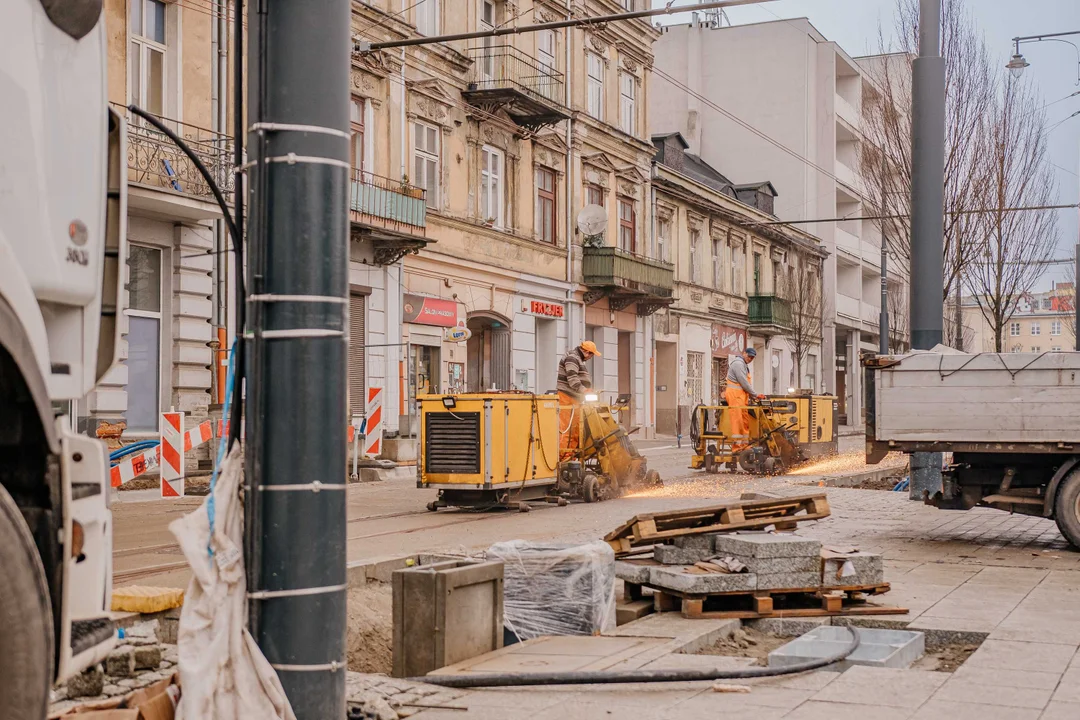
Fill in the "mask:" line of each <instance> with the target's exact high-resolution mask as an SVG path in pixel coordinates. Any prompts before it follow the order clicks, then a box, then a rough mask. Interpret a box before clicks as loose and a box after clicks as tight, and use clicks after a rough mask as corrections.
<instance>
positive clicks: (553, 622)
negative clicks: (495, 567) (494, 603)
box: [487, 540, 615, 640]
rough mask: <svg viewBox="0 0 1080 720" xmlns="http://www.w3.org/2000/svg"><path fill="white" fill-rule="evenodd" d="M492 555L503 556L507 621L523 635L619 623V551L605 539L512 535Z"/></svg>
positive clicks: (584, 631) (592, 630)
mask: <svg viewBox="0 0 1080 720" xmlns="http://www.w3.org/2000/svg"><path fill="white" fill-rule="evenodd" d="M487 557H488V559H489V560H502V561H503V623H504V624H505V625H506V627H507V629H509V630H510V631H511V632H513V633H514V635H516V636H517V637H518V638H519V639H520V640H531V639H532V638H535V637H540V636H542V635H596V634H599V633H600V632H602V631H604V630H610V629H613V628H614V627H615V552H614V551H613V550H612V549H611V546H610V545H608V544H607V543H606V542H602V541H599V540H598V541H596V542H591V543H587V544H585V545H562V544H556V543H545V542H526V541H524V540H511V541H509V542H502V543H497V544H495V545H492V546H491V548H490V549H489V550H488V551H487Z"/></svg>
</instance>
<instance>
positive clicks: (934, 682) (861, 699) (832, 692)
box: [813, 665, 949, 710]
mask: <svg viewBox="0 0 1080 720" xmlns="http://www.w3.org/2000/svg"><path fill="white" fill-rule="evenodd" d="M948 679H949V674H948V673H940V672H926V671H923V670H897V669H894V668H871V667H863V666H861V665H856V666H855V667H852V668H849V669H847V670H845V671H844V673H843V674H841V675H840V677H838V678H837V679H836V680H834V681H833V682H831V683H829V684H828V685H826V686H825V687H824V688H823V689H822V690H821V691H819V692H818V693H817V694H815V695H814V697H813V699H814V700H823V701H826V702H838V703H856V704H861V705H871V706H888V707H900V708H910V709H911V710H916V709H917V708H918V707H919V706H920V705H922V704H923V703H924V702H926V701H927V700H929V699H930V697H931V696H932V695H933V694H934V693H935V692H936V691H937V690H938V688H940V687H941V686H942V685H944V684H945V681H946V680H948Z"/></svg>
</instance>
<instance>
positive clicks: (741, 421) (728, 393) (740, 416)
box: [724, 385, 750, 451]
mask: <svg viewBox="0 0 1080 720" xmlns="http://www.w3.org/2000/svg"><path fill="white" fill-rule="evenodd" d="M724 399H725V400H727V404H728V407H729V408H731V410H729V411H728V417H729V418H730V419H731V435H732V438H731V449H732V450H733V451H738V450H742V449H743V448H744V447H746V446H747V445H749V444H750V412H749V411H748V410H747V409H746V408H747V407H748V406H749V405H750V395H749V394H748V393H747V392H746V391H745V390H743V389H742V388H741V387H738V386H735V387H732V386H731V385H728V386H727V389H725V390H724Z"/></svg>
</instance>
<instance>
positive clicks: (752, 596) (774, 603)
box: [623, 583, 908, 620]
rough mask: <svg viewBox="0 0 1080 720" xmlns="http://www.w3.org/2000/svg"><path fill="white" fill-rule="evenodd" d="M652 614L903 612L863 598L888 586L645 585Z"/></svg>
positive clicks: (634, 595)
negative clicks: (717, 588) (693, 588)
mask: <svg viewBox="0 0 1080 720" xmlns="http://www.w3.org/2000/svg"><path fill="white" fill-rule="evenodd" d="M623 587H624V590H623V592H624V595H625V597H626V598H627V600H630V599H640V598H641V597H643V595H642V586H640V585H633V584H630V583H626V584H624V586H623ZM645 587H649V588H651V589H652V591H653V596H652V597H653V607H654V609H655V610H656V612H674V611H679V612H681V613H682V616H683V617H685V618H694V619H711V620H725V619H739V620H760V619H763V618H807V617H828V616H835V615H903V614H904V613H906V612H908V609H907V608H902V607H895V606H889V605H875V604H874V603H870V602H867V600H866V598H867V597H869V596H873V595H881V594H882V593H886V592H888V591H889V583H882V584H880V585H852V586H848V587H837V588H787V589H782V590H755V591H749V592H729V593H716V594H714V595H691V594H689V593H683V592H678V591H676V590H667V589H664V588H658V587H655V586H652V585H647V586H645Z"/></svg>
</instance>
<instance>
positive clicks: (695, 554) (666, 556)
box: [653, 545, 713, 565]
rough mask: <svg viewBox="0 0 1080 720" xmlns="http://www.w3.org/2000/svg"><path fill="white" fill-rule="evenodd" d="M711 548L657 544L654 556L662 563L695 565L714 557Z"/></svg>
mask: <svg viewBox="0 0 1080 720" xmlns="http://www.w3.org/2000/svg"><path fill="white" fill-rule="evenodd" d="M712 555H713V551H712V550H711V549H693V548H680V547H676V546H674V545H657V546H656V547H655V548H653V558H654V559H655V560H656V562H658V563H660V564H662V565H693V564H694V563H696V562H701V561H702V560H706V559H708V558H710V557H712Z"/></svg>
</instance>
